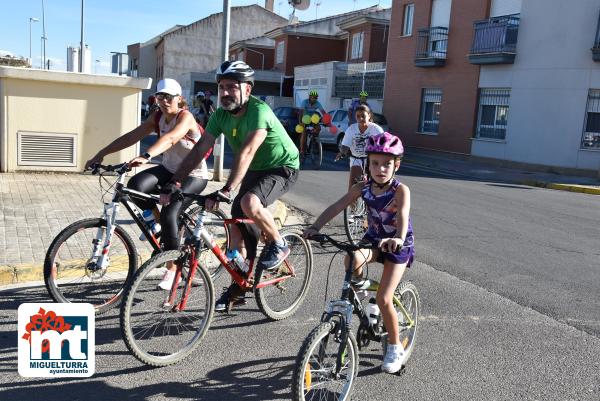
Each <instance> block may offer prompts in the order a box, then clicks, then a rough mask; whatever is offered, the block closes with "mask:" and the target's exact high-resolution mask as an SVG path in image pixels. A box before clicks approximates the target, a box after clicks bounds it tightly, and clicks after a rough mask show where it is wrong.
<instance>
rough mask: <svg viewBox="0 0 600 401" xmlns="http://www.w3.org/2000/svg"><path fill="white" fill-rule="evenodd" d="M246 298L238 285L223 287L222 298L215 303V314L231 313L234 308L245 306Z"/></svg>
mask: <svg viewBox="0 0 600 401" xmlns="http://www.w3.org/2000/svg"><path fill="white" fill-rule="evenodd" d="M245 304H246V298H245V297H244V293H243V292H242V289H241V288H240V286H239V285H237V283H232V284H231V285H230V286H229V287H223V293H222V294H221V297H220V298H219V299H218V300H217V302H215V312H229V311H230V310H231V308H232V307H233V306H238V305H245Z"/></svg>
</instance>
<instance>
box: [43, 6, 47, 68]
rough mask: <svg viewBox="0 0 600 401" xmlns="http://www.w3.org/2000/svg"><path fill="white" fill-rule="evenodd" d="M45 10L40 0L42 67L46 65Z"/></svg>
mask: <svg viewBox="0 0 600 401" xmlns="http://www.w3.org/2000/svg"><path fill="white" fill-rule="evenodd" d="M47 39H48V38H47V37H46V11H45V9H44V0H42V68H45V66H46V40H47Z"/></svg>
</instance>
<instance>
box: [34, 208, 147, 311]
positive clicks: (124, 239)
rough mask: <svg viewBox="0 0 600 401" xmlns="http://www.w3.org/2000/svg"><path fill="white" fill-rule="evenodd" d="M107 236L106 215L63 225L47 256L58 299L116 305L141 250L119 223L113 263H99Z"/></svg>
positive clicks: (47, 277)
mask: <svg viewBox="0 0 600 401" xmlns="http://www.w3.org/2000/svg"><path fill="white" fill-rule="evenodd" d="M105 239H106V221H105V220H104V219H85V220H80V221H77V222H75V223H73V224H71V225H69V226H67V227H66V228H65V229H63V230H62V231H61V232H60V233H59V234H58V235H57V236H56V238H54V240H53V241H52V243H51V244H50V247H49V248H48V251H47V252H46V257H45V259H44V282H45V284H46V288H47V289H48V293H49V294H50V296H51V297H52V299H53V300H54V301H55V302H74V303H75V302H78V303H81V302H86V303H90V304H92V305H93V306H94V308H95V309H96V312H97V313H102V312H105V311H106V310H108V309H109V308H111V307H113V306H115V305H117V304H118V302H119V301H120V299H121V297H122V295H123V288H124V286H125V284H126V283H127V282H128V281H129V280H130V279H131V277H132V275H133V273H134V272H135V270H136V269H137V263H138V262H137V251H136V248H135V244H134V242H133V240H132V239H131V237H130V236H129V235H128V234H127V233H126V232H125V230H124V229H123V228H121V227H120V226H116V227H115V231H114V234H113V236H112V240H111V244H110V252H109V257H110V260H109V264H108V266H107V267H106V268H103V269H101V268H99V267H98V266H97V264H96V262H97V260H98V257H99V254H100V252H96V255H94V247H95V246H96V247H102V245H103V244H104V240H105Z"/></svg>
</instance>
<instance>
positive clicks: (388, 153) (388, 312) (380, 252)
mask: <svg viewBox="0 0 600 401" xmlns="http://www.w3.org/2000/svg"><path fill="white" fill-rule="evenodd" d="M365 151H366V153H367V157H368V159H367V162H368V168H369V176H370V177H369V179H368V180H367V181H366V182H359V183H357V184H355V185H353V186H352V187H351V188H350V190H349V191H348V193H346V194H345V195H344V196H343V197H342V198H340V199H339V200H338V201H337V202H335V203H334V204H332V205H331V206H329V207H328V208H327V209H325V211H323V213H322V214H321V215H320V216H319V217H318V218H317V220H316V221H315V222H314V223H313V224H312V225H311V226H309V227H308V228H307V229H306V230H305V231H304V236H305V237H306V238H310V237H311V236H312V235H315V234H317V233H318V232H319V230H320V229H321V228H322V227H323V226H324V225H325V224H326V223H327V222H328V221H330V220H331V219H333V218H334V217H335V216H336V215H337V214H339V213H340V212H342V211H343V210H344V209H345V208H346V207H347V206H348V205H349V204H351V203H352V202H354V201H355V200H356V199H358V197H362V198H363V200H364V202H365V205H366V206H367V208H368V217H367V218H368V222H369V228H368V230H367V232H366V234H365V236H364V237H363V240H362V242H361V244H364V249H361V250H360V251H357V252H356V253H355V255H354V266H352V269H353V272H354V276H355V279H353V285H355V286H357V287H359V288H360V287H362V286H361V276H362V269H363V267H364V266H365V264H366V263H368V262H375V261H376V262H379V263H383V273H382V276H381V281H380V286H379V290H378V291H377V305H378V306H379V309H380V310H381V316H382V318H383V324H384V325H385V328H386V330H387V332H388V342H389V346H388V348H387V352H386V354H385V356H384V359H383V364H382V366H381V368H382V370H383V371H384V372H387V373H396V372H397V371H399V370H400V369H401V368H402V366H403V365H404V364H405V362H406V357H407V355H406V353H405V352H404V348H403V346H402V344H401V343H400V338H399V333H398V316H397V314H396V311H395V310H394V306H393V304H392V298H393V295H394V290H395V289H396V287H397V286H398V284H399V283H400V280H401V279H402V275H403V274H404V270H405V269H406V268H407V267H410V266H411V264H412V262H413V259H414V238H413V229H412V224H411V221H410V217H409V212H410V190H409V189H408V187H407V186H406V185H404V184H402V183H400V181H398V180H397V179H396V178H395V177H394V173H395V172H396V171H397V170H398V168H399V167H400V160H401V159H402V155H403V153H404V147H403V146H402V141H400V138H398V137H397V136H395V135H392V134H390V133H388V132H384V133H381V134H376V135H373V136H370V137H369V138H367V145H366V147H365ZM345 263H346V268H348V264H349V263H350V261H349V258H348V257H346V262H345Z"/></svg>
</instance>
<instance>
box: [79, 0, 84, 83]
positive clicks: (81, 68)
mask: <svg viewBox="0 0 600 401" xmlns="http://www.w3.org/2000/svg"><path fill="white" fill-rule="evenodd" d="M80 43H81V44H80V45H79V72H83V0H81V42H80Z"/></svg>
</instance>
